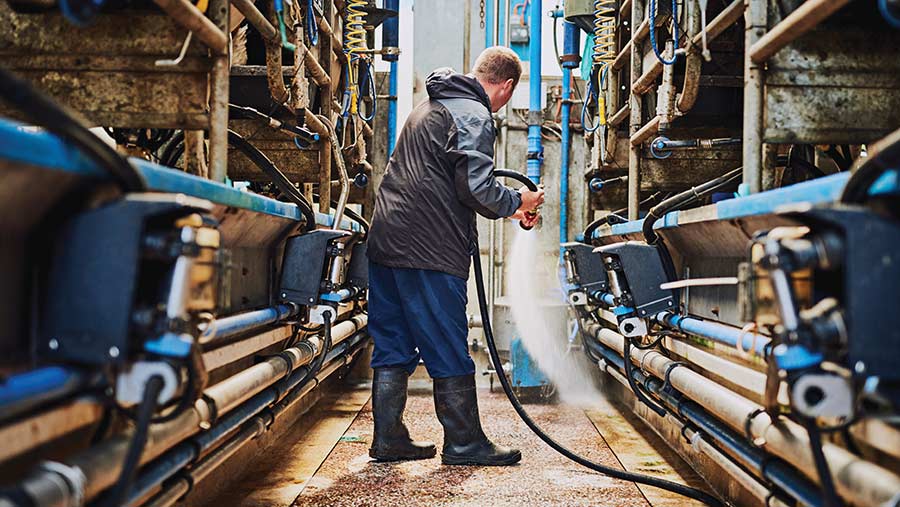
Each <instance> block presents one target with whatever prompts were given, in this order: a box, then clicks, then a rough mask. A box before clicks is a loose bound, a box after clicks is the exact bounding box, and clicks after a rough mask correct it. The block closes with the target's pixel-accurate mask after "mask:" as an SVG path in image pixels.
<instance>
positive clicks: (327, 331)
mask: <svg viewBox="0 0 900 507" xmlns="http://www.w3.org/2000/svg"><path fill="white" fill-rule="evenodd" d="M322 318H323V319H324V320H325V323H324V324H322V326H323V328H324V329H323V332H322V353H321V354H319V355H318V356H316V359H315V361H313V364H311V365H310V367H309V373H308V374H307V375H306V378H307V379H308V380H312V379H314V378H315V377H316V375H317V374H318V373H319V370H321V369H322V365H324V364H325V356H326V355H327V354H328V352H329V351H330V350H331V312H329V311H325V312H322ZM304 383H305V382H304Z"/></svg>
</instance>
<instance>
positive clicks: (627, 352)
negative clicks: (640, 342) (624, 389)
mask: <svg viewBox="0 0 900 507" xmlns="http://www.w3.org/2000/svg"><path fill="white" fill-rule="evenodd" d="M623 355H624V356H625V377H627V378H628V386H629V387H631V392H633V393H634V395H635V396H636V397H637V399H638V400H639V401H640V402H641V403H643V404H644V405H647V407H648V408H649V409H650V410H652V411H654V412H656V415H658V416H660V417H665V416H666V409H665V408H663V407H660V406H659V405H657V404H656V403H655V402H653V400H651V399H650V397H649V396H647V395H646V394H644V391H642V390H641V386H639V385H637V381H635V380H634V376H633V375H632V373H633V372H634V365H633V364H631V338H629V337H627V336H626V337H625V349H624V351H623Z"/></svg>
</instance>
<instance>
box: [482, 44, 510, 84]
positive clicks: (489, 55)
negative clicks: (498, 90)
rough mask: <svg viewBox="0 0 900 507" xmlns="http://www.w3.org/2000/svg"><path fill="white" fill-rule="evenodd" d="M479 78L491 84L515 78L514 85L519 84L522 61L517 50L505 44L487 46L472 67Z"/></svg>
mask: <svg viewBox="0 0 900 507" xmlns="http://www.w3.org/2000/svg"><path fill="white" fill-rule="evenodd" d="M472 70H473V72H474V73H475V76H477V77H478V78H479V79H483V80H485V81H487V82H488V83H491V84H500V83H502V82H504V81H506V80H507V79H512V80H513V87H515V86H516V85H517V84H519V78H520V77H521V76H522V62H521V61H520V60H519V55H517V54H516V52H515V51H513V50H512V49H509V48H507V47H504V46H492V47H489V48H486V49H485V50H484V51H482V52H481V54H480V55H478V59H477V60H475V67H474V68H473V69H472Z"/></svg>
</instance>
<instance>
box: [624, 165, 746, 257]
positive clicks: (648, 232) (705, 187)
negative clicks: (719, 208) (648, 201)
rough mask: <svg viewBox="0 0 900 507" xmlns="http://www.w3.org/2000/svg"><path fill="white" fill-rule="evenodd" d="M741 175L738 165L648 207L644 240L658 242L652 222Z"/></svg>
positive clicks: (643, 228) (643, 229)
mask: <svg viewBox="0 0 900 507" xmlns="http://www.w3.org/2000/svg"><path fill="white" fill-rule="evenodd" d="M742 175H743V168H742V167H738V168H737V169H734V170H731V171H728V172H727V173H725V174H723V175H722V176H719V177H718V178H715V179H712V180H709V181H707V182H706V183H703V184H701V185H699V186H696V187H691V188H689V189H687V190H685V191H684V192H681V193H679V194H675V195H673V196H672V197H669V198H668V199H665V200H664V201H662V202H660V203H659V204H657V205H656V206H653V207H652V208H650V211H648V212H647V216H646V217H644V224H643V226H642V228H641V230H642V232H643V233H644V241H646V242H647V244H648V245H656V244H657V243H658V242H659V236H657V234H656V231H654V230H653V224H655V223H656V221H657V220H659V219H660V218H662V217H663V216H665V214H666V213H668V212H670V211H675V210H677V209H680V208H681V207H682V206H684V205H685V204H687V203H689V202H691V201H693V200H695V199H699V198H701V197H703V196H704V195H706V194H708V193H710V192H714V191H715V190H718V189H720V188H722V187H724V186H725V185H728V184H730V183H733V182H735V181H737V180H738V179H739V178H741V176H742Z"/></svg>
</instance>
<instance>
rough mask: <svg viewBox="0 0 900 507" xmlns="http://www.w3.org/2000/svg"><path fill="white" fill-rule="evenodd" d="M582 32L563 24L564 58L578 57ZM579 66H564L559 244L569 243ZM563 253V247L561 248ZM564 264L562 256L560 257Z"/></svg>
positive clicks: (565, 23)
mask: <svg viewBox="0 0 900 507" xmlns="http://www.w3.org/2000/svg"><path fill="white" fill-rule="evenodd" d="M580 38H581V32H580V31H579V30H578V27H576V26H575V25H574V24H572V23H568V22H565V21H564V22H563V56H570V55H575V56H578V49H579V48H578V47H579V45H580V40H579V39H580ZM577 66H578V62H576V61H568V60H567V61H565V62H563V64H562V67H563V69H562V113H561V122H562V136H561V137H562V141H561V142H560V173H559V243H560V244H563V243H568V241H569V230H568V229H569V217H568V212H569V206H568V202H569V151H570V150H571V144H572V131H571V129H570V128H569V115H570V113H571V111H570V109H571V105H570V104H569V99H570V98H571V97H572V69H573V68H574V67H577ZM560 253H562V247H560ZM559 259H560V262H562V260H563V258H562V255H560V256H559Z"/></svg>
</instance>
